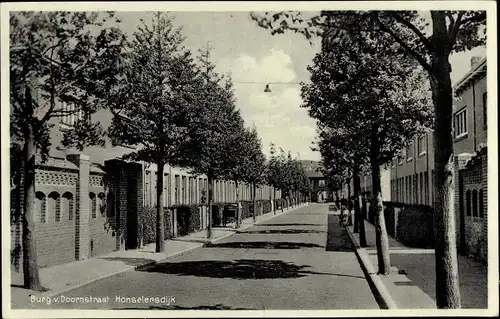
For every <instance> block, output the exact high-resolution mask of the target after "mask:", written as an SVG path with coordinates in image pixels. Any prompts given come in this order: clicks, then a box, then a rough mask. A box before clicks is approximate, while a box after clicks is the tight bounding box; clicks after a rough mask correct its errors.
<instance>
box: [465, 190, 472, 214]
mask: <svg viewBox="0 0 500 319" xmlns="http://www.w3.org/2000/svg"><path fill="white" fill-rule="evenodd" d="M465 209H466V211H467V216H470V215H471V209H470V191H467V192H466V193H465Z"/></svg>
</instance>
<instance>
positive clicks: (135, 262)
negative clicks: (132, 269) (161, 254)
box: [98, 257, 154, 266]
mask: <svg viewBox="0 0 500 319" xmlns="http://www.w3.org/2000/svg"><path fill="white" fill-rule="evenodd" d="M98 259H103V260H108V261H121V262H123V263H124V264H126V265H127V266H141V265H144V264H148V263H152V262H154V260H153V259H147V258H126V257H98Z"/></svg>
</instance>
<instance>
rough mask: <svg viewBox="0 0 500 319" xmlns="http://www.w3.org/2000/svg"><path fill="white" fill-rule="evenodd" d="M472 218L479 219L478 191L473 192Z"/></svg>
mask: <svg viewBox="0 0 500 319" xmlns="http://www.w3.org/2000/svg"><path fill="white" fill-rule="evenodd" d="M472 216H473V217H478V216H479V215H478V213H477V190H473V191H472Z"/></svg>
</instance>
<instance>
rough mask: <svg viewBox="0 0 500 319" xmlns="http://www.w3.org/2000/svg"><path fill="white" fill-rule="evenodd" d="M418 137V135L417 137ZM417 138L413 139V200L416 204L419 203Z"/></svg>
mask: <svg viewBox="0 0 500 319" xmlns="http://www.w3.org/2000/svg"><path fill="white" fill-rule="evenodd" d="M417 139H418V137H417ZM415 141H416V140H415V139H413V193H414V194H413V202H414V204H418V175H417V158H418V154H417V153H418V150H417V149H416V148H417V143H418V142H417V143H415Z"/></svg>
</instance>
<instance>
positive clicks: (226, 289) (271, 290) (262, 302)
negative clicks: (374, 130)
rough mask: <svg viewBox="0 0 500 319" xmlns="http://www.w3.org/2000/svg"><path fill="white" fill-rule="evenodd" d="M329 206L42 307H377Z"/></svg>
mask: <svg viewBox="0 0 500 319" xmlns="http://www.w3.org/2000/svg"><path fill="white" fill-rule="evenodd" d="M327 209H328V206H327V205H319V204H310V205H309V206H307V207H303V208H300V209H298V210H295V211H293V212H290V213H288V214H285V215H282V216H279V217H277V218H274V219H271V220H267V221H265V222H264V223H263V224H258V225H255V226H254V227H251V228H248V229H246V230H244V231H241V232H239V233H236V234H235V235H233V236H230V237H228V238H226V239H224V240H221V241H219V242H216V243H215V244H211V245H209V246H206V247H203V248H198V249H195V250H192V251H190V252H187V253H184V254H182V255H178V256H176V257H173V258H171V259H168V260H167V262H164V263H160V264H157V265H156V266H153V267H151V268H148V269H142V270H138V271H128V272H125V273H122V274H118V275H115V276H113V277H109V278H106V279H103V280H100V281H97V282H95V283H92V284H90V285H87V286H84V287H81V288H78V289H75V290H73V291H71V292H68V293H64V294H63V295H62V296H63V298H64V301H63V302H61V300H62V299H61V298H60V297H61V296H56V297H52V298H51V301H50V304H49V302H45V301H44V302H42V301H39V302H38V305H37V308H38V307H39V308H53V309H54V308H65V309H76V308H87V309H219V310H261V309H270V310H280V309H378V308H379V307H378V304H377V302H376V300H375V298H374V296H373V294H372V292H371V290H370V287H369V285H368V283H367V281H366V279H365V277H364V274H363V272H362V270H361V268H360V265H359V263H358V260H357V258H356V256H355V254H354V252H353V250H352V247H351V243H350V241H349V238H348V237H347V234H346V232H345V230H343V229H341V228H340V227H339V226H338V219H337V216H334V215H331V214H329V213H328V211H327ZM130 262H131V263H133V262H134V261H133V260H131V261H130ZM58 297H59V299H58ZM78 297H89V298H87V299H85V298H78ZM128 297H135V298H142V300H139V301H137V300H135V302H134V300H133V299H131V298H128ZM145 298H152V300H147V301H145V300H144V299H145ZM154 298H157V299H154Z"/></svg>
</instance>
